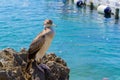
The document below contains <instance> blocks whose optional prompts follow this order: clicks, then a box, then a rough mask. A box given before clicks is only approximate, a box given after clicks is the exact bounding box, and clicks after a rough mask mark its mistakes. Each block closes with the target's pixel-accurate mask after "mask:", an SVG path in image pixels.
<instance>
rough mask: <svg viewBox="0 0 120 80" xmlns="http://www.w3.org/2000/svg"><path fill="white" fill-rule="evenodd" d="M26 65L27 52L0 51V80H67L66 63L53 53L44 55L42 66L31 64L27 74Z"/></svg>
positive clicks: (7, 49)
mask: <svg viewBox="0 0 120 80" xmlns="http://www.w3.org/2000/svg"><path fill="white" fill-rule="evenodd" d="M26 64H27V50H25V49H22V50H21V51H20V52H16V51H15V50H13V49H11V48H6V49H4V50H1V51H0V80H69V72H70V70H69V68H68V67H67V64H66V62H65V61H64V60H63V59H61V58H60V57H57V56H56V55H55V54H54V53H50V54H47V55H45V56H44V57H43V59H42V64H39V65H36V63H35V62H33V63H32V67H31V69H30V72H29V73H27V72H26V71H25V68H26Z"/></svg>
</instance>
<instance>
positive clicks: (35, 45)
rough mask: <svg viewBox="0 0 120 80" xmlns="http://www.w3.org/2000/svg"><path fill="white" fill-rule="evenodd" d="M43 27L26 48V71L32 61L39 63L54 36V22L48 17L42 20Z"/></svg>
mask: <svg viewBox="0 0 120 80" xmlns="http://www.w3.org/2000/svg"><path fill="white" fill-rule="evenodd" d="M43 25H44V29H43V30H42V31H41V32H40V33H39V34H38V35H37V36H36V37H35V39H34V40H33V41H32V43H31V44H30V46H29V49H28V55H27V66H26V71H29V69H30V67H31V66H32V62H34V61H35V62H36V63H41V60H42V58H43V56H44V55H45V53H46V51H47V50H48V48H49V47H50V44H51V42H52V40H53V38H54V35H55V31H54V28H53V26H54V24H53V21H52V20H50V19H46V20H45V21H44V24H43Z"/></svg>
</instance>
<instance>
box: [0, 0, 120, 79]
mask: <svg viewBox="0 0 120 80" xmlns="http://www.w3.org/2000/svg"><path fill="white" fill-rule="evenodd" d="M46 18H49V19H52V20H53V21H54V23H55V24H56V25H57V27H56V28H55V30H56V35H55V38H54V40H53V42H52V45H51V47H50V49H49V50H48V52H55V53H56V54H57V55H58V56H60V57H62V58H63V59H64V60H65V61H66V62H67V64H68V66H69V68H70V70H71V71H70V80H102V79H103V78H108V79H109V80H120V21H118V22H116V21H115V20H114V17H112V18H110V19H105V18H104V17H103V15H100V14H98V13H97V11H95V10H94V11H92V12H91V11H90V10H89V8H86V9H83V8H82V9H81V8H77V7H76V6H75V5H73V4H63V3H62V0H1V1H0V49H1V50H2V49H4V48H6V47H11V48H14V49H15V50H17V51H19V50H20V49H21V48H22V47H24V48H27V49H28V47H29V44H30V43H31V41H32V40H33V39H34V37H35V36H36V35H37V34H38V33H39V32H40V31H41V30H42V29H43V21H44V20H45V19H46Z"/></svg>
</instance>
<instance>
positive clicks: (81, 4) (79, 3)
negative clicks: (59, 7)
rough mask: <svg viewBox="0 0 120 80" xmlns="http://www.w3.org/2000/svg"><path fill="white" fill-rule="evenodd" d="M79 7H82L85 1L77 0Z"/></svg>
mask: <svg viewBox="0 0 120 80" xmlns="http://www.w3.org/2000/svg"><path fill="white" fill-rule="evenodd" d="M76 5H77V6H78V7H82V6H83V5H84V3H83V1H81V0H79V1H77V4H76Z"/></svg>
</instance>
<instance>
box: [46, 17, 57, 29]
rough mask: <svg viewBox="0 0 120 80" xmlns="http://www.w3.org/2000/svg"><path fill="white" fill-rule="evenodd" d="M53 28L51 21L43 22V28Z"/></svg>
mask: <svg viewBox="0 0 120 80" xmlns="http://www.w3.org/2000/svg"><path fill="white" fill-rule="evenodd" d="M53 26H55V25H54V24H53V21H52V20H49V19H47V20H45V21H44V27H45V28H52V27H53Z"/></svg>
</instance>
